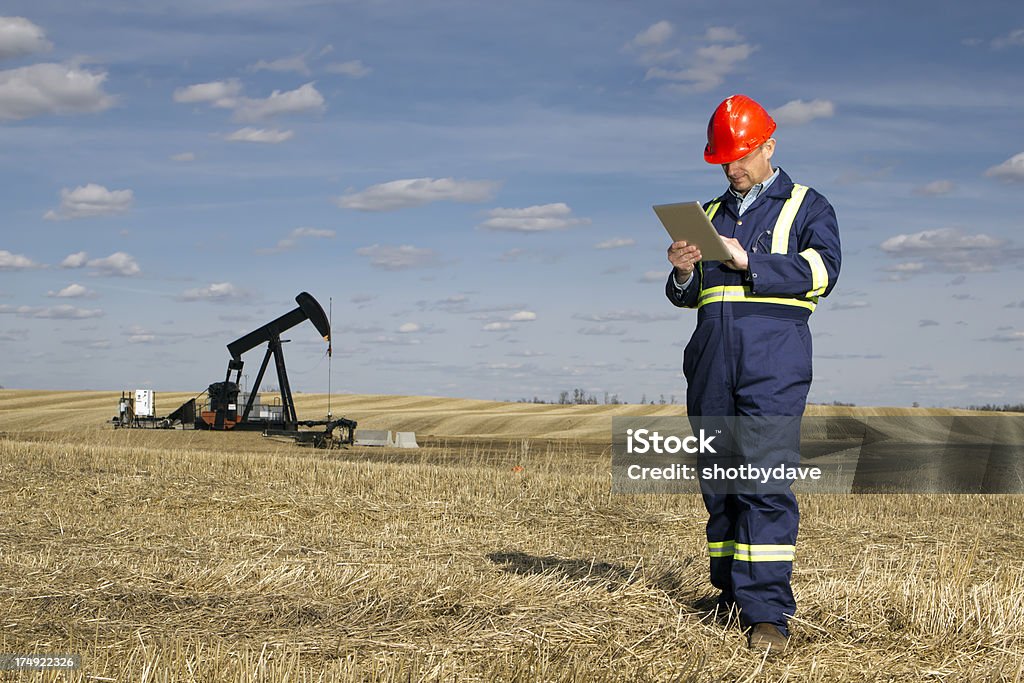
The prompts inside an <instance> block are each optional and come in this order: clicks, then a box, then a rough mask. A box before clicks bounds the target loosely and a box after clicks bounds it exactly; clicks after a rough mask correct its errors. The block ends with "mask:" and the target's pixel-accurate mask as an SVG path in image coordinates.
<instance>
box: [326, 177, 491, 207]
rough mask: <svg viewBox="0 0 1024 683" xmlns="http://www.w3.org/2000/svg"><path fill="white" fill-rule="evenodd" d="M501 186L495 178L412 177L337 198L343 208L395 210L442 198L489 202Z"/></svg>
mask: <svg viewBox="0 0 1024 683" xmlns="http://www.w3.org/2000/svg"><path fill="white" fill-rule="evenodd" d="M500 186H501V183H499V182H496V181H493V180H456V179H454V178H436V179H435V178H408V179H403V180H392V181H391V182H387V183H381V184H379V185H371V186H370V187H368V188H366V189H365V190H362V191H360V192H351V191H350V192H348V193H346V194H344V195H342V196H340V197H338V198H337V199H336V200H335V201H336V203H337V204H338V206H340V207H342V208H343V209H356V210H358V211H394V210H396V209H405V208H409V207H412V206H422V205H424V204H429V203H431V202H440V201H449V202H458V203H461V204H464V203H475V202H486V201H489V200H490V199H491V198H492V197H493V196H494V193H495V192H497V190H498V188H499V187H500Z"/></svg>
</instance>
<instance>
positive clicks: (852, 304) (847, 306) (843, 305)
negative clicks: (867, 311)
mask: <svg viewBox="0 0 1024 683" xmlns="http://www.w3.org/2000/svg"><path fill="white" fill-rule="evenodd" d="M870 305H871V304H869V303H868V302H867V301H847V302H842V301H839V302H836V303H834V304H831V305H830V306H829V308H831V309H832V310H833V311H851V310H854V309H857V308H868V307H869V306H870Z"/></svg>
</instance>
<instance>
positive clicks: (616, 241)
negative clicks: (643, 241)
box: [594, 237, 636, 249]
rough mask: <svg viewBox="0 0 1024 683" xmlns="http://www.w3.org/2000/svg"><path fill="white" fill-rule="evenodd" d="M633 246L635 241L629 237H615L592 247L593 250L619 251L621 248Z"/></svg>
mask: <svg viewBox="0 0 1024 683" xmlns="http://www.w3.org/2000/svg"><path fill="white" fill-rule="evenodd" d="M634 244H636V240H635V239H632V238H630V237H615V238H613V239H610V240H605V241H603V242H598V243H597V244H595V245H594V249H621V248H622V247H632V246H633V245H634Z"/></svg>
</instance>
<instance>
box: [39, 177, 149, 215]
mask: <svg viewBox="0 0 1024 683" xmlns="http://www.w3.org/2000/svg"><path fill="white" fill-rule="evenodd" d="M60 200H61V201H60V206H59V207H58V208H57V209H55V210H50V211H47V212H46V213H45V214H43V218H45V219H46V220H48V221H59V220H71V219H74V218H88V217H92V216H109V215H113V214H118V213H124V212H125V211H127V210H128V209H129V208H131V205H132V201H133V200H134V195H133V193H132V191H131V190H108V189H107V188H105V187H103V186H102V185H97V184H95V183H89V184H88V185H81V186H79V187H76V188H75V189H73V190H69V189H67V188H64V189H62V190H61V191H60Z"/></svg>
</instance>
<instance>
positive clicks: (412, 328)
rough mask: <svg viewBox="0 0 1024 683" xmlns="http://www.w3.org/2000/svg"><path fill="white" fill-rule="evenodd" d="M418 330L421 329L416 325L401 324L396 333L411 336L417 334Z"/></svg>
mask: <svg viewBox="0 0 1024 683" xmlns="http://www.w3.org/2000/svg"><path fill="white" fill-rule="evenodd" d="M420 329H421V328H420V326H419V324H418V323H403V324H402V325H401V326H400V327H399V328H398V332H399V334H412V333H414V332H419V331H420Z"/></svg>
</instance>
